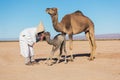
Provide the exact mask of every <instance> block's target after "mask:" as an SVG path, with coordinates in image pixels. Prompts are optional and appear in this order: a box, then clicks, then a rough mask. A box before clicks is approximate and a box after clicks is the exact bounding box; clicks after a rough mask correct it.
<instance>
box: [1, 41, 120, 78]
mask: <svg viewBox="0 0 120 80" xmlns="http://www.w3.org/2000/svg"><path fill="white" fill-rule="evenodd" d="M73 45H74V50H73V54H74V62H70V61H69V62H68V63H67V64H64V62H61V63H59V64H54V65H53V66H47V65H46V64H45V61H46V57H48V55H49V54H50V51H51V47H52V46H50V45H48V44H47V43H46V42H39V43H37V44H35V47H34V49H35V58H36V60H37V61H38V62H39V64H38V65H33V66H26V65H24V58H23V57H22V56H20V50H19V43H18V42H0V80H120V41H97V50H96V59H95V60H94V61H88V54H89V53H90V49H89V44H88V41H74V43H73ZM67 51H68V42H67ZM57 53H58V52H56V53H55V56H54V57H56V56H57ZM68 55H69V53H68ZM61 59H63V58H61ZM68 59H69V57H68Z"/></svg>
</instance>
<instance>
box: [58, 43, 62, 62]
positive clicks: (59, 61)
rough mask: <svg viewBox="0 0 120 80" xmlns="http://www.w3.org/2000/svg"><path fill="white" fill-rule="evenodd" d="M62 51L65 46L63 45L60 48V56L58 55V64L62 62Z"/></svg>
mask: <svg viewBox="0 0 120 80" xmlns="http://www.w3.org/2000/svg"><path fill="white" fill-rule="evenodd" d="M62 49H63V44H61V46H60V54H59V55H58V60H57V63H59V62H60V57H61V54H62Z"/></svg>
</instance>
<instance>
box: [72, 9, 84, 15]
mask: <svg viewBox="0 0 120 80" xmlns="http://www.w3.org/2000/svg"><path fill="white" fill-rule="evenodd" d="M74 13H75V14H79V15H83V13H82V11H80V10H77V11H75V12H74Z"/></svg>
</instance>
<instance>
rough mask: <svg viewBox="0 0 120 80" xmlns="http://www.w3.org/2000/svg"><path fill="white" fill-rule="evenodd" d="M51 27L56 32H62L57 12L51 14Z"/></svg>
mask: <svg viewBox="0 0 120 80" xmlns="http://www.w3.org/2000/svg"><path fill="white" fill-rule="evenodd" d="M51 18H52V23H53V27H54V29H55V30H56V31H57V32H62V26H61V25H60V23H59V22H58V14H56V15H54V16H51Z"/></svg>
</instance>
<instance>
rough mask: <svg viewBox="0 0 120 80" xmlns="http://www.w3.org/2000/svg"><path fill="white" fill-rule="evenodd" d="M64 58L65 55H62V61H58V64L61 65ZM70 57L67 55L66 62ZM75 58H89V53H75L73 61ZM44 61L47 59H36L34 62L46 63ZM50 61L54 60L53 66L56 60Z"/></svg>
mask: <svg viewBox="0 0 120 80" xmlns="http://www.w3.org/2000/svg"><path fill="white" fill-rule="evenodd" d="M64 57H65V55H62V56H61V58H62V59H60V62H59V63H62V62H64V61H65V59H64ZM70 57H71V55H67V62H69V61H70V59H68V58H70ZM77 57H90V53H76V54H73V58H74V59H75V58H77ZM46 60H47V58H38V59H35V61H36V62H40V61H46ZM52 60H54V63H53V64H55V63H56V62H57V60H58V59H57V58H53V59H52Z"/></svg>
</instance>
